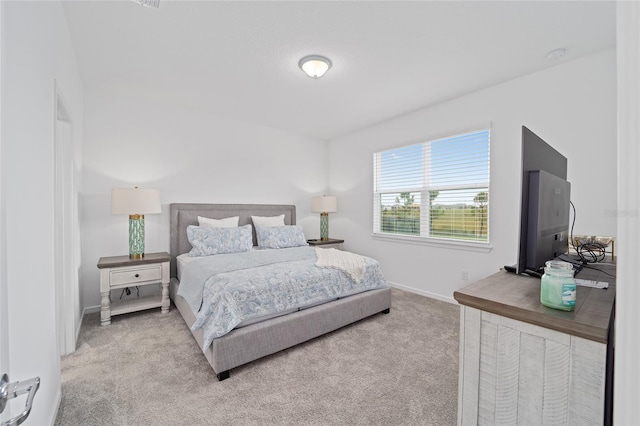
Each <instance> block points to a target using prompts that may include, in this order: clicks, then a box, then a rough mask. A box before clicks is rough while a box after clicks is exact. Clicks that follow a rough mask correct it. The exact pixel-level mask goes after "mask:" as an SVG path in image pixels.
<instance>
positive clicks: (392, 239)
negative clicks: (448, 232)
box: [371, 233, 493, 253]
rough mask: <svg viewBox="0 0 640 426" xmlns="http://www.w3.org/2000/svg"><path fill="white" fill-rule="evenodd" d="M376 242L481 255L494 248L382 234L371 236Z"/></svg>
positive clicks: (484, 244) (474, 243)
mask: <svg viewBox="0 0 640 426" xmlns="http://www.w3.org/2000/svg"><path fill="white" fill-rule="evenodd" d="M371 236H372V238H373V239H374V240H379V241H390V242H395V243H406V244H416V245H421V246H429V247H438V248H448V249H453V250H467V251H475V252H480V253H489V252H490V251H491V249H492V248H493V247H491V244H489V243H479V242H472V241H452V240H445V239H441V238H429V237H412V236H409V235H397V234H381V233H374V234H372V235H371Z"/></svg>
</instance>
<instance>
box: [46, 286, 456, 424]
mask: <svg viewBox="0 0 640 426" xmlns="http://www.w3.org/2000/svg"><path fill="white" fill-rule="evenodd" d="M458 316H459V308H458V307H457V306H456V305H452V304H449V303H445V302H440V301H437V300H433V299H429V298H426V297H422V296H418V295H415V294H412V293H408V292H404V291H400V290H397V289H394V290H393V302H392V308H391V313H390V314H388V315H384V314H378V315H376V316H374V317H371V318H369V319H366V320H363V321H360V322H358V323H356V324H353V325H351V326H348V327H345V328H342V329H340V330H338V331H335V332H333V333H331V334H328V335H326V336H322V337H319V338H317V339H314V340H312V341H310V342H307V343H304V344H302V345H299V346H296V347H294V348H291V349H288V350H286V351H282V352H279V353H277V354H274V355H271V356H269V357H266V358H263V359H261V360H258V361H254V362H252V363H250V364H248V365H245V366H241V367H238V368H235V369H233V370H231V377H230V378H229V379H228V380H225V381H222V382H218V381H217V380H216V377H215V375H214V374H213V371H212V370H211V368H210V366H209V364H208V363H207V361H206V360H205V358H204V356H203V355H202V353H201V351H200V349H199V348H198V346H197V344H196V342H195V340H194V339H193V337H192V336H191V334H190V333H189V330H188V329H187V327H186V325H185V323H184V321H183V320H182V317H181V316H180V314H179V312H178V311H177V310H176V309H175V307H173V306H172V307H171V312H169V313H168V314H165V315H162V314H160V312H159V310H149V311H145V312H139V313H133V314H129V315H122V316H117V317H114V318H112V324H111V325H110V326H107V327H100V318H99V314H90V315H87V316H86V317H85V318H84V321H83V326H82V330H81V332H80V339H79V342H78V350H77V351H76V352H75V353H73V354H70V355H67V356H65V357H63V359H62V401H61V404H60V409H59V412H58V418H57V421H56V425H227V424H228V425H231V424H234V425H235V424H238V425H245V424H246V425H266V424H277V425H280V424H283V425H287V424H289V425H324V424H327V425H374V424H379V425H403V424H407V425H423V424H425V425H426V424H438V425H453V424H455V423H456V412H457V401H458V399H457V389H458V334H459V317H458Z"/></svg>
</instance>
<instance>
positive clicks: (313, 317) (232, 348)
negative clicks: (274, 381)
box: [170, 204, 391, 380]
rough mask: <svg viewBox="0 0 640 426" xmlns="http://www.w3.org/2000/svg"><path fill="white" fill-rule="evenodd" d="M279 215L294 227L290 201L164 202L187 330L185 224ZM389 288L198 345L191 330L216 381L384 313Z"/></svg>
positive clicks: (175, 286) (190, 317)
mask: <svg viewBox="0 0 640 426" xmlns="http://www.w3.org/2000/svg"><path fill="white" fill-rule="evenodd" d="M278 215H284V222H285V224H286V225H295V223H296V208H295V206H294V205H271V204H171V205H170V225H171V229H170V254H171V283H170V296H171V299H172V300H173V303H174V304H175V306H176V308H177V309H178V311H179V312H180V314H181V315H182V317H183V318H184V320H185V322H186V323H187V325H188V326H189V329H190V330H191V327H192V325H193V324H194V323H195V322H196V314H194V311H193V310H192V308H191V306H190V304H189V302H188V301H187V300H186V299H185V298H184V297H182V296H181V295H179V294H178V292H179V288H180V281H179V279H178V261H177V258H178V256H179V255H181V254H184V253H187V252H189V251H190V250H191V248H192V246H191V244H190V243H189V240H188V238H187V227H188V226H189V225H198V216H202V217H207V218H213V219H223V218H228V217H232V216H239V222H238V226H242V225H246V224H251V223H252V220H251V216H266V217H272V216H278ZM252 232H253V235H252V238H253V245H254V246H255V245H257V240H256V235H255V229H253V230H252ZM390 308H391V289H390V288H389V287H385V288H380V289H372V290H368V291H364V292H361V293H358V294H354V295H350V296H347V297H340V298H337V299H335V300H332V301H329V302H326V303H322V304H318V305H315V306H311V307H308V308H305V309H301V310H296V311H294V312H291V313H287V314H286V315H280V316H276V317H273V318H269V319H266V320H263V321H260V322H255V323H252V324H250V325H246V326H243V327H240V328H235V329H233V330H231V331H230V332H228V333H226V334H224V335H222V336H221V337H217V338H215V339H213V341H212V343H211V344H210V345H208V346H206V347H204V342H205V336H204V333H203V331H202V329H198V330H195V331H194V330H191V333H192V334H193V337H194V338H195V340H196V341H197V343H198V345H199V346H200V347H201V348H203V352H204V355H205V358H206V359H207V361H208V362H209V364H210V365H211V367H212V368H213V370H214V372H215V374H216V376H217V378H218V380H224V379H226V378H228V377H229V371H230V370H231V369H232V368H235V367H238V366H240V365H243V364H246V363H249V362H251V361H254V360H256V359H259V358H262V357H265V356H267V355H271V354H273V353H276V352H279V351H281V350H284V349H287V348H290V347H292V346H295V345H297V344H300V343H302V342H305V341H307V340H310V339H313V338H316V337H318V336H321V335H323V334H326V333H329V332H332V331H334V330H337V329H339V328H341V327H344V326H346V325H349V324H352V323H354V322H356V321H359V320H362V319H364V318H367V317H370V316H372V315H376V314H379V313H389V312H390Z"/></svg>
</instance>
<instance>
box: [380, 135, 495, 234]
mask: <svg viewBox="0 0 640 426" xmlns="http://www.w3.org/2000/svg"><path fill="white" fill-rule="evenodd" d="M489 141H490V130H489V129H486V128H485V129H482V130H476V131H472V132H467V133H464V134H458V135H454V136H448V137H445V138H441V139H435V140H430V141H426V142H423V143H419V144H415V145H408V146H403V147H400V148H395V149H391V150H387V151H381V152H376V153H375V154H374V155H373V180H374V182H373V188H374V189H373V191H374V194H373V195H374V196H373V199H374V205H373V232H374V234H397V235H406V236H414V237H425V238H441V239H449V240H461V241H476V242H488V241H489V229H488V224H489Z"/></svg>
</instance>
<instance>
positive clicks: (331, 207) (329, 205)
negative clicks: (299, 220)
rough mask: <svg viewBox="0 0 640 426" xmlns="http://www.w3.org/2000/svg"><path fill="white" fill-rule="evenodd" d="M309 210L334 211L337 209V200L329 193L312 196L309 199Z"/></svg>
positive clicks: (317, 211) (316, 211)
mask: <svg viewBox="0 0 640 426" xmlns="http://www.w3.org/2000/svg"><path fill="white" fill-rule="evenodd" d="M311 211H312V212H313V213H335V212H337V211H338V200H337V198H336V197H334V196H331V195H323V196H322V197H313V198H312V199H311Z"/></svg>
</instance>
